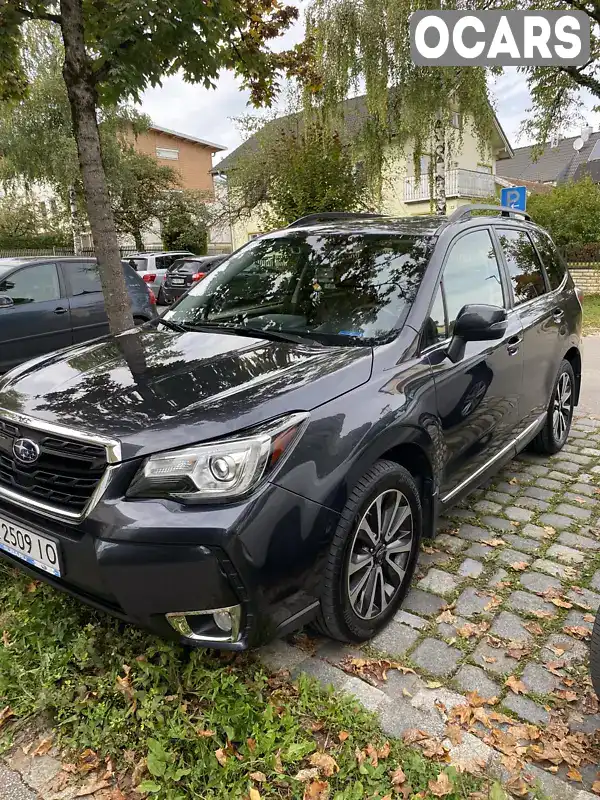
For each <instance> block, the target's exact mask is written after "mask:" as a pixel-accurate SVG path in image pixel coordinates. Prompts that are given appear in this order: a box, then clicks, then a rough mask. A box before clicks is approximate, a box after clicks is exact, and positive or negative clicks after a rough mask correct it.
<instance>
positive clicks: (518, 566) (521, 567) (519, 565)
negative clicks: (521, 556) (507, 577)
mask: <svg viewBox="0 0 600 800" xmlns="http://www.w3.org/2000/svg"><path fill="white" fill-rule="evenodd" d="M528 566H529V564H528V563H527V562H526V561H515V562H514V563H513V564H511V565H510V568H511V569H514V570H515V571H516V572H524V571H525V570H526V569H527V568H528Z"/></svg>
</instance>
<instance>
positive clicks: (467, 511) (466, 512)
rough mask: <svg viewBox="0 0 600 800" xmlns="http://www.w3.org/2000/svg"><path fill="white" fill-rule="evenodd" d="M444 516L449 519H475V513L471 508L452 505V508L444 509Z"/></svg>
mask: <svg viewBox="0 0 600 800" xmlns="http://www.w3.org/2000/svg"><path fill="white" fill-rule="evenodd" d="M445 517H447V518H448V519H451V520H456V519H461V520H476V519H477V514H476V513H475V512H474V511H473V509H471V508H458V507H457V506H454V508H451V509H449V510H448V511H446V514H445Z"/></svg>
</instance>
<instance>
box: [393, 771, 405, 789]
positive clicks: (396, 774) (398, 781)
mask: <svg viewBox="0 0 600 800" xmlns="http://www.w3.org/2000/svg"><path fill="white" fill-rule="evenodd" d="M390 781H391V782H392V786H393V787H394V789H396V788H397V787H398V786H402V784H403V783H405V781H406V775H405V774H404V770H403V769H402V767H398V769H395V770H394V771H393V772H390Z"/></svg>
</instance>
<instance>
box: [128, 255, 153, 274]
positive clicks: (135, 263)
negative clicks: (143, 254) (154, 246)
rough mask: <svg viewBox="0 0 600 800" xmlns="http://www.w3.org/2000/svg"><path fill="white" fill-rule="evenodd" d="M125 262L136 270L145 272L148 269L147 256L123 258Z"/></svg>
mask: <svg viewBox="0 0 600 800" xmlns="http://www.w3.org/2000/svg"><path fill="white" fill-rule="evenodd" d="M124 261H125V263H126V264H129V266H130V267H131V268H132V269H134V270H135V271H136V272H147V271H148V259H147V258H126V259H124Z"/></svg>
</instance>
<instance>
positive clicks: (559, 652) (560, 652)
mask: <svg viewBox="0 0 600 800" xmlns="http://www.w3.org/2000/svg"><path fill="white" fill-rule="evenodd" d="M549 649H550V650H552V652H553V653H554V655H556V656H564V654H565V652H566V651H565V649H564V647H553V646H552V645H550V646H549Z"/></svg>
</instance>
